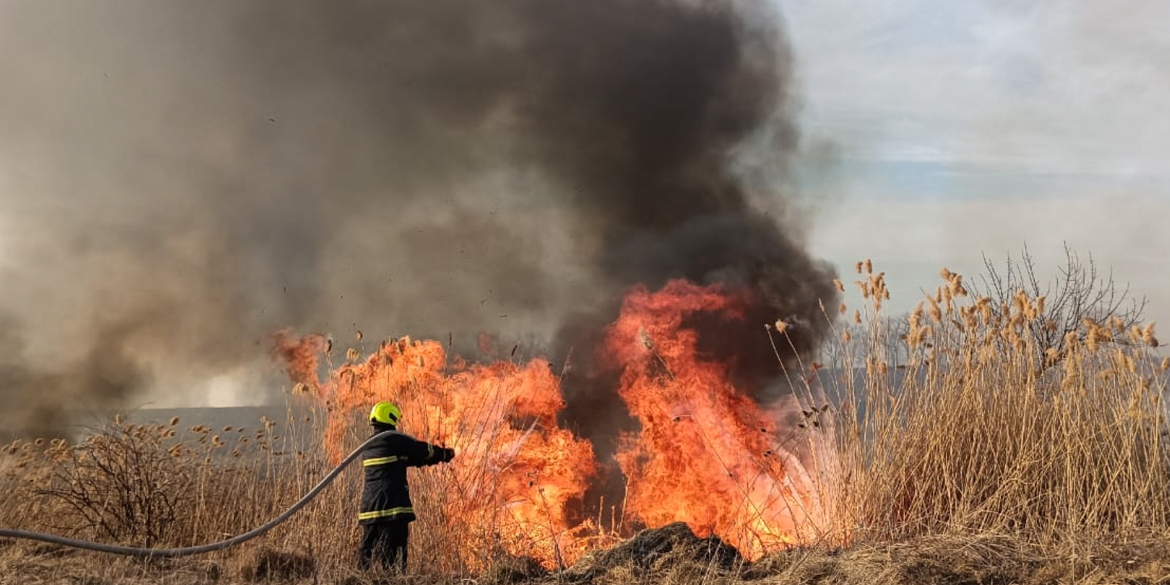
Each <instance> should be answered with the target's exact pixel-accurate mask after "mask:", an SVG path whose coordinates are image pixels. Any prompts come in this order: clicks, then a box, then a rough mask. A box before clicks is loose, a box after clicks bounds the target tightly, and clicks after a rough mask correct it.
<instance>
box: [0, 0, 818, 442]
mask: <svg viewBox="0 0 1170 585" xmlns="http://www.w3.org/2000/svg"><path fill="white" fill-rule="evenodd" d="M772 10H773V9H772V8H771V7H769V6H767V5H766V4H762V3H754V2H743V3H735V2H731V1H714V2H708V3H692V2H688V1H686V0H670V1H660V0H605V1H599V2H575V1H569V0H502V1H500V2H492V3H484V2H479V1H473V0H452V1H445V0H444V1H439V2H413V1H405V0H378V1H374V0H340V1H333V2H311V1H309V0H247V1H244V2H240V1H238V0H201V1H200V2H178V1H158V0H108V1H106V2H102V3H92V2H82V1H80V0H78V1H72V2H53V3H45V2H12V3H5V4H3V5H2V6H0V78H2V79H4V80H5V81H4V83H3V84H2V85H0V225H3V227H4V232H3V235H2V236H0V254H2V256H0V264H2V268H0V271H2V272H0V276H2V277H3V279H4V282H5V295H3V298H2V299H0V310H2V312H3V315H4V319H3V321H2V322H0V327H2V328H3V332H2V333H3V334H2V335H0V344H2V346H0V350H3V354H2V355H0V377H2V378H3V380H4V384H3V386H2V387H0V408H2V410H3V414H0V424H2V425H3V427H4V428H6V429H9V430H15V431H17V432H33V431H43V430H52V429H53V428H54V425H55V424H57V423H58V422H59V413H60V411H61V409H62V408H63V407H70V406H72V407H78V406H80V407H94V406H105V405H116V404H122V403H125V402H126V401H127V400H142V399H143V397H144V396H145V397H149V396H157V395H162V394H169V395H171V396H175V395H178V396H185V397H187V398H188V399H190V400H192V401H198V396H196V395H193V394H196V393H197V392H198V391H199V390H192V388H198V385H197V384H196V382H198V381H199V380H205V379H206V378H208V377H210V376H215V375H219V374H222V373H224V372H238V371H240V369H241V368H245V369H246V368H248V367H250V366H249V364H252V365H255V364H257V363H263V362H264V360H266V359H267V356H268V346H267V339H268V335H269V334H270V333H271V332H272V331H274V330H275V329H278V328H283V327H292V328H295V329H296V330H299V331H319V330H324V331H335V332H338V333H341V332H347V331H351V330H352V328H354V327H357V328H361V329H364V330H366V331H367V332H371V333H374V332H377V333H379V334H381V333H385V334H390V333H394V334H404V333H410V334H413V335H416V336H421V335H444V334H445V333H446V332H447V331H450V330H454V331H458V332H474V331H478V330H487V331H500V330H507V331H517V332H518V331H526V332H538V333H540V334H541V335H543V336H545V337H546V338H556V340H557V343H556V346H555V350H556V351H557V352H560V353H564V352H566V351H567V350H568V348H570V347H573V348H576V351H577V352H581V351H582V350H585V352H586V354H587V353H588V349H590V348H589V347H588V344H589V342H590V339H591V336H592V335H593V334H594V333H595V332H596V328H597V325H598V324H600V323H604V322H605V321H606V320H607V319H609V318H612V316H613V314H614V313H613V311H614V309H615V307H616V305H615V299H617V298H619V297H620V295H621V292H622V291H623V290H624V289H625V288H626V287H628V286H629V285H631V284H634V283H645V284H647V285H649V286H657V285H660V284H662V283H663V282H665V280H666V279H669V278H675V277H685V278H689V279H691V280H694V281H696V282H725V283H728V284H730V285H732V286H746V287H751V288H752V289H753V290H755V291H757V292H758V293H759V295H758V296H759V298H760V304H759V307H758V308H757V309H755V310H753V311H752V319H751V320H752V321H753V322H752V323H751V324H750V329H745V331H744V332H743V333H745V334H747V332H748V331H750V337H745V338H744V339H745V340H747V339H750V341H751V342H750V343H748V342H747V341H741V340H740V337H739V333H740V332H737V331H726V330H721V331H720V332H719V335H718V336H716V335H715V332H712V336H711V339H716V338H718V339H720V340H721V342H720V343H717V344H715V346H714V347H713V348H712V351H713V352H714V353H716V354H723V355H729V354H731V353H735V354H736V355H738V356H741V357H740V358H739V359H738V360H737V363H739V364H742V365H743V367H742V368H741V369H742V372H741V373H742V374H743V375H744V376H746V378H749V379H753V380H754V379H756V378H759V377H761V376H763V375H764V373H765V371H772V370H774V369H775V357H774V356H772V354H771V348H770V347H767V346H764V347H756V346H757V345H759V342H760V340H761V338H760V337H759V336H760V335H761V334H762V326H761V324H762V323H766V322H772V321H774V320H775V319H777V318H781V317H783V318H792V317H796V318H797V319H796V321H800V322H804V323H808V324H809V325H808V326H807V327H806V328H804V329H803V330H802V329H798V330H797V331H796V336H797V337H796V342H797V347H798V348H799V349H802V350H804V349H809V348H811V347H814V346H815V344H816V342H817V341H818V340H819V338H820V335H821V330H822V327H820V326H817V325H813V324H814V323H820V322H823V318H821V319H818V318H817V315H818V313H819V310H818V309H817V303H816V300H817V298H831V297H833V296H835V295H834V292H833V289H832V285H831V277H832V275H831V271H830V270H829V269H828V268H827V267H826V266H824V265H823V264H821V263H819V262H817V261H815V260H814V259H812V258H810V257H809V255H808V254H807V252H806V251H805V250H804V249H803V247H802V245H801V242H800V241H799V240H798V238H796V237H795V236H794V235H793V234H797V233H800V232H799V230H797V229H796V228H795V227H792V226H793V223H792V222H793V221H797V220H798V219H799V218H793V217H791V216H790V214H789V213H788V211H787V210H788V209H789V207H788V205H787V204H786V201H787V199H786V198H785V197H784V196H783V195H782V194H778V193H776V191H775V189H774V186H775V184H776V177H777V176H783V174H784V170H785V165H786V161H787V160H788V159H789V157H790V156H791V154H792V153H793V152H794V151H795V150H796V148H797V146H798V132H797V129H796V127H795V125H794V123H793V122H792V118H791V113H792V112H791V110H792V107H793V102H792V99H791V96H790V95H789V92H790V85H789V82H790V76H791V71H792V56H791V53H790V50H789V48H788V47H787V44H786V41H785V39H784V35H783V30H782V26H781V25H780V20H779V18H778V16H777V15H776V14H775V13H774V12H772ZM748 151H751V152H750V153H751V154H754V156H750V157H749V156H745V154H749V152H748ZM761 153H762V154H761ZM744 161H752V162H751V163H750V164H745V163H744ZM765 209H767V210H770V211H771V212H773V214H772V215H767V214H765V213H764V211H763V210H765ZM777 214H779V215H777ZM781 219H783V220H784V222H781V221H780V220H781ZM785 225H787V226H789V227H788V228H785V227H783V226H785ZM725 342H726V343H725ZM765 343H766V340H765ZM762 350H766V354H767V355H764V352H763V351H762ZM578 355H579V354H578ZM743 356H747V357H743ZM768 357H770V359H771V362H770V365H765V364H766V363H767V362H766V360H765V359H764V358H768ZM586 361H587V358H586ZM255 391H256V392H262V390H255Z"/></svg>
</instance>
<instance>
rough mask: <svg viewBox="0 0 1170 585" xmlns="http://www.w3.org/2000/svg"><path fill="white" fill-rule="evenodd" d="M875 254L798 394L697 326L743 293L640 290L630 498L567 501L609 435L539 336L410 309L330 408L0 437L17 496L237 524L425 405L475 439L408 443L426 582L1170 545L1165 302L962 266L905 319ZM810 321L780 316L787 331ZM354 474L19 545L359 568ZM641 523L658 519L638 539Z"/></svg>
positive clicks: (293, 573) (671, 575)
mask: <svg viewBox="0 0 1170 585" xmlns="http://www.w3.org/2000/svg"><path fill="white" fill-rule="evenodd" d="M858 272H859V280H858V283H857V284H858V290H859V291H860V293H861V295H860V296H861V299H860V300H859V301H858V303H857V306H856V307H855V308H853V309H850V307H848V306H841V307H837V308H835V311H837V312H839V313H840V314H842V315H853V320H854V323H853V324H849V323H842V324H838V325H836V327H837V328H838V329H837V331H836V334H837V338H838V339H839V340H840V341H839V342H838V343H836V344H834V345H833V347H831V348H826V349H825V350H824V351H823V352H822V360H821V361H820V362H818V361H811V360H810V361H807V362H799V361H797V362H794V363H789V364H784V367H780V366H778V371H779V372H780V377H781V378H782V379H783V380H785V381H787V383H788V385H789V386H790V387H792V388H795V391H794V392H792V393H791V398H790V399H789V400H788V401H787V402H784V403H780V404H759V403H756V402H754V401H749V400H746V399H745V398H744V397H743V396H742V395H741V394H739V393H737V388H736V386H735V384H734V383H733V382H732V381H731V380H730V379H729V378H728V377H727V376H726V374H727V370H726V369H723V368H721V367H720V366H719V364H713V363H710V362H705V361H703V359H702V358H701V356H700V355H698V354H699V352H698V350H697V349H696V345H695V342H696V340H695V339H694V337H693V336H694V333H693V331H688V330H687V328H686V327H685V321H686V320H685V318H684V317H685V316H686V314H687V311H688V310H693V309H688V307H696V308H701V309H704V310H717V311H722V313H720V314H721V315H722V317H723V318H728V319H735V318H737V313H736V311H735V308H736V301H735V297H734V295H733V294H729V293H727V292H726V291H722V290H720V289H715V288H703V287H694V286H692V285H686V284H676V285H672V287H667V289H664V290H663V291H658V292H649V291H635V293H634V294H633V295H632V296H631V297H630V300H629V302H628V303H627V310H626V311H623V315H622V317H621V318H620V319H619V321H618V322H617V323H616V324H615V325H614V326H613V327H612V328H611V330H610V334H609V336H608V337H607V342H606V343H608V344H610V345H611V346H612V348H611V349H612V350H611V351H609V352H608V353H607V354H606V355H607V356H609V357H610V358H611V359H612V360H613V361H612V363H613V364H614V365H615V367H618V368H619V369H620V370H621V372H622V374H623V375H622V377H621V382H620V383H621V388H620V389H619V395H620V396H621V397H622V398H623V399H624V400H626V401H627V403H628V404H629V406H630V410H631V412H632V414H634V415H635V416H636V417H638V418H639V421H640V422H641V423H642V427H641V434H633V435H629V436H626V437H625V438H624V440H623V447H622V450H620V451H619V453H618V455H619V462H620V465H621V469H622V471H624V472H625V474H626V476H627V478H629V484H630V485H629V489H628V492H627V495H626V498H625V499H624V500H623V501H620V502H611V503H609V504H604V503H599V504H598V506H597V507H598V508H602V507H605V506H609V507H611V508H612V509H614V510H615V513H613V514H612V516H611V518H612V520H611V521H610V522H608V523H607V522H604V521H602V520H601V519H600V510H589V511H588V512H589V513H587V514H581V513H574V512H573V510H572V505H573V503H574V500H575V499H578V500H579V499H580V498H581V497H582V494H583V493H584V491H585V486H586V484H587V483H588V481H590V478H591V477H592V475H593V474H594V473H595V472H596V466H597V465H598V462H597V461H595V455H594V453H593V452H592V450H591V449H589V444H588V443H587V442H584V441H582V440H580V439H577V438H575V436H574V435H573V434H572V433H571V432H569V431H568V430H566V429H563V428H561V427H560V426H558V422H557V416H556V415H557V413H558V412H559V411H560V409H561V408H562V407H563V401H562V400H561V398H560V395H559V390H558V388H559V376H558V375H557V374H555V373H554V372H553V371H552V370H551V368H550V367H549V365H548V364H547V363H546V362H543V361H540V360H533V361H521V360H515V361H501V362H496V363H492V364H486V365H475V364H466V363H459V362H456V361H453V360H449V358H448V356H446V355H445V353H444V352H443V351H442V350H443V348H442V346H441V345H440V344H438V343H434V342H426V341H412V340H409V339H399V340H391V341H388V342H387V343H384V344H382V345H381V346H380V348H379V350H378V351H377V352H374V353H373V354H372V355H371V356H369V357H366V358H364V359H363V358H362V356H360V355H350V356H348V358H349V359H348V360H347V361H346V363H344V364H342V365H340V366H338V367H332V366H331V367H330V371H331V374H330V376H329V377H328V378H327V379H325V380H323V381H319V380H315V378H304V379H303V380H302V383H301V384H300V385H298V393H299V394H298V395H297V396H294V397H293V400H295V401H308V403H309V404H310V405H315V406H317V407H324V409H325V411H326V412H327V415H325V416H320V417H310V418H309V419H307V420H306V419H304V418H301V416H302V415H300V414H296V415H293V414H292V411H290V416H289V420H286V421H281V424H280V425H277V424H276V423H275V422H273V421H260V422H259V424H258V425H257V426H256V427H255V428H254V429H247V430H245V429H235V428H230V429H229V428H223V429H210V428H208V427H206V426H202V425H198V424H196V425H195V426H191V427H187V426H186V425H188V424H190V423H197V422H198V421H171V422H170V424H163V425H148V426H135V425H130V424H128V423H125V422H123V421H116V422H115V424H113V425H111V426H110V427H109V428H107V429H104V430H102V431H101V432H98V433H95V434H93V435H91V436H89V437H88V438H86V439H84V440H82V441H80V442H77V443H72V444H71V443H66V442H64V441H39V442H18V443H14V444H12V445H11V446H9V447H8V449H7V450H6V452H5V455H4V456H3V457H0V484H2V485H0V489H3V490H4V492H5V493H6V494H8V495H7V497H6V502H8V503H6V505H5V506H3V507H2V508H0V524H2V525H4V526H8V527H19V528H26V529H34V530H50V531H54V532H65V533H68V534H72V535H75V536H82V537H89V538H99V539H103V540H116V541H120V542H124V543H132V544H155V545H189V544H196V543H202V542H207V541H212V540H217V539H219V538H222V537H224V536H226V535H230V534H236V533H239V532H242V531H244V530H246V529H248V528H250V527H253V526H255V525H258V524H260V523H262V522H263V521H265V520H267V519H268V518H270V517H271V516H273V515H275V514H276V513H278V512H279V511H280V510H282V509H283V508H284V507H285V506H287V505H289V504H291V503H292V502H293V501H295V499H296V498H298V497H299V496H300V495H301V494H302V493H303V492H304V491H306V490H307V489H308V488H309V487H310V486H311V485H312V484H313V483H314V482H315V481H316V480H317V479H319V478H320V477H321V475H322V474H323V473H325V472H326V471H327V470H328V467H329V466H330V462H331V461H333V460H335V458H336V456H337V455H338V454H339V453H341V452H344V451H347V450H348V449H349V448H350V447H351V446H353V445H356V444H357V442H359V441H360V440H361V439H362V438H363V437H364V436H365V433H366V429H365V427H364V425H362V424H361V420H360V419H361V415H362V414H363V413H362V410H363V409H364V407H365V406H366V405H368V404H369V403H371V402H373V401H375V400H378V399H396V400H399V401H401V402H402V403H403V404H404V405H405V406H406V409H407V417H406V420H407V421H410V423H408V426H410V428H408V429H407V430H409V431H412V432H414V433H416V434H418V435H420V436H421V437H423V438H426V439H429V440H432V441H436V442H443V443H447V444H451V445H454V446H455V447H456V448H457V449H458V450H459V452H460V456H459V458H457V460H456V461H457V462H458V464H457V465H453V466H449V467H435V468H427V469H424V470H420V471H417V472H413V473H414V476H413V480H412V481H413V484H412V486H413V489H412V492H413V493H414V494H415V505H416V507H417V508H418V509H419V510H420V520H419V521H418V522H417V523H416V524H415V526H414V529H413V538H412V547H413V551H412V556H411V559H412V567H413V570H414V571H415V572H416V573H419V574H421V575H422V576H423V578H425V579H429V580H432V581H434V582H447V581H455V580H459V579H464V578H474V579H477V580H478V581H479V582H516V581H534V582H537V581H547V582H553V581H555V582H558V583H564V582H575V583H583V582H595V583H611V582H612V583H617V582H647V583H649V582H663V583H715V582H719V583H733V582H760V583H803V582H816V581H823V582H837V583H872V582H891V583H893V582H907V583H927V582H955V583H959V582H962V583H1006V582H1020V583H1049V582H1064V581H1071V580H1077V581H1083V582H1094V581H1096V582H1113V581H1118V580H1123V579H1126V580H1129V582H1143V580H1144V582H1154V581H1156V580H1159V579H1164V578H1166V577H1167V576H1168V575H1170V530H1168V526H1170V459H1168V458H1167V455H1168V452H1167V431H1168V430H1170V429H1167V425H1166V409H1165V405H1164V404H1163V399H1164V395H1165V390H1166V379H1167V378H1166V370H1167V367H1168V365H1170V364H1167V362H1166V360H1163V359H1162V358H1161V357H1159V356H1158V355H1156V350H1155V349H1154V347H1153V346H1156V345H1157V340H1156V339H1155V331H1154V329H1153V326H1152V325H1140V324H1139V325H1134V324H1131V323H1122V322H1120V321H1119V320H1110V319H1095V318H1093V317H1092V316H1091V315H1089V314H1086V318H1085V320H1084V321H1083V322H1081V325H1080V326H1079V327H1078V328H1076V329H1074V330H1069V331H1066V332H1064V335H1063V336H1062V337H1060V341H1061V343H1060V344H1059V346H1058V347H1057V346H1048V347H1045V346H1043V345H1042V344H1043V343H1044V342H1045V340H1050V339H1052V336H1051V335H1048V334H1047V333H1050V331H1049V330H1050V328H1051V327H1052V323H1053V319H1052V317H1051V314H1052V312H1053V311H1054V310H1055V309H1053V308H1052V307H1051V306H1046V302H1048V301H1047V300H1046V299H1045V298H1043V297H1036V296H1029V295H1027V294H1024V293H1019V294H1017V295H1015V296H1014V297H1012V298H1011V299H1010V302H1006V303H999V304H993V301H991V300H990V299H986V298H976V299H972V298H970V296H969V293H968V291H967V289H966V287H965V286H964V284H963V281H962V278H961V277H959V276H958V275H955V274H952V273H950V272H946V271H944V273H943V278H944V281H943V285H942V286H941V287H940V288H939V289H938V290H937V291H936V293H935V294H933V295H931V296H930V297H929V298H927V299H925V300H924V301H923V303H922V305H921V306H920V307H919V309H918V310H916V311H915V312H914V313H913V314H912V315H911V316H910V318H909V320H908V322H907V328H906V329H905V330H904V331H902V332H901V333H900V334H896V333H892V332H891V329H889V328H888V327H886V326H884V321H883V317H884V315H883V308H882V303H883V301H885V300H887V299H888V296H889V293H888V291H887V290H886V288H885V281H884V275H882V274H880V273H874V272H873V270H872V267H871V266H867V265H859V267H858ZM839 286H840V287H841V288H842V289H844V285H843V284H840V283H839ZM639 295H641V296H639ZM790 326H792V325H789V324H785V323H783V322H779V323H776V324H771V326H770V327H769V329H768V330H769V333H770V335H771V338H772V342H773V343H775V344H783V343H785V339H786V337H785V336H786V332H787V331H786V330H787V328H788V327H790ZM796 326H798V325H796ZM1039 331H1043V332H1045V333H1046V334H1045V335H1037V334H1036V332H1039ZM899 335H900V336H901V338H899V337H897V336H899ZM891 336H895V337H893V338H891ZM323 343H324V342H323V340H321V339H317V338H310V339H309V340H307V341H306V342H305V343H297V342H295V340H290V342H289V343H288V344H286V345H285V346H284V350H285V351H284V354H285V355H286V356H294V357H297V358H298V359H301V360H304V359H309V360H314V359H317V357H319V356H320V354H319V353H317V352H313V351H307V348H308V349H311V348H312V347H318V348H319V349H324V346H323ZM314 344H315V345H314ZM351 353H352V352H351ZM830 358H831V359H830ZM821 362H825V363H827V365H823V364H822V363H821ZM293 365H294V366H295V368H294V369H296V371H300V372H302V373H303V372H309V371H316V369H315V368H314V367H312V365H311V364H310V365H308V366H306V365H305V363H304V362H303V361H298V362H296V363H294V364H293ZM854 366H857V368H856V369H855V368H854ZM302 377H303V376H302ZM318 400H320V401H321V402H316V401H318ZM411 425H413V426H411ZM278 426H279V429H280V432H279V433H278V432H277V429H278ZM177 431H182V432H177ZM290 433H301V434H302V435H303V436H305V437H311V438H314V440H310V441H308V443H309V444H310V445H311V448H309V449H307V450H306V449H303V448H300V447H298V445H302V444H303V443H305V441H299V442H297V441H289V437H288V435H289V434H290ZM682 455H685V456H682ZM712 470H713V471H712ZM359 476H360V474H359V473H358V472H357V471H350V472H349V473H347V474H346V475H344V476H343V478H342V479H341V480H340V481H339V482H338V483H337V484H335V486H334V487H332V488H330V489H329V490H328V491H326V492H325V493H324V494H323V495H322V496H321V497H320V498H319V499H318V500H317V501H316V502H315V503H313V504H312V505H310V506H309V507H308V508H306V509H305V510H304V511H303V512H302V513H301V514H300V515H298V516H297V517H294V519H293V520H291V521H290V522H289V523H287V524H286V525H284V526H282V527H279V528H277V529H276V530H275V531H273V532H272V533H270V534H269V535H267V536H266V537H264V538H263V539H261V541H259V542H256V543H252V544H248V545H245V546H244V547H241V548H240V549H237V550H232V551H227V552H224V553H218V554H215V555H211V556H209V557H204V558H200V559H195V560H177V561H174V562H167V563H141V562H135V561H125V560H120V559H118V560H111V559H108V558H104V557H102V558H99V557H96V556H92V555H89V554H88V553H74V552H70V551H57V550H55V549H53V548H51V547H45V546H40V545H32V544H27V543H13V542H0V568H2V569H3V570H4V571H5V572H6V573H7V574H17V575H29V576H35V579H34V580H33V581H24V582H34V581H36V580H40V581H41V582H65V581H69V580H76V579H78V578H81V577H79V576H81V575H84V576H85V577H84V578H86V579H90V580H91V581H92V582H95V583H96V582H121V581H125V582H135V581H142V582H150V581H152V580H158V579H161V577H160V575H166V580H167V581H168V582H185V581H189V582H191V583H205V582H213V581H216V580H220V579H223V580H228V581H235V580H248V579H253V580H255V579H260V580H275V581H289V582H292V581H297V580H310V579H311V580H313V581H314V582H322V581H324V582H343V581H346V580H349V581H351V582H362V579H364V578H365V577H362V576H359V575H357V574H356V573H355V572H354V571H353V570H352V569H351V567H352V565H353V561H354V549H355V547H356V542H357V536H358V530H357V527H356V525H355V522H354V520H353V518H354V515H355V510H356V503H357V496H358V490H359V489H360V479H359ZM672 482H673V483H672ZM11 502H19V504H18V505H12V504H11ZM672 522H682V523H684V524H685V525H687V526H686V528H689V529H690V530H685V529H683V527H684V524H671V523H672ZM641 525H649V526H650V527H655V528H657V527H664V526H665V528H663V529H662V530H657V531H654V532H650V533H641V534H640V535H638V536H637V537H635V538H633V539H630V537H632V536H634V535H635V533H636V532H637V528H639V527H640V526H641ZM692 531H693V533H692ZM615 547H616V548H615ZM561 569H564V570H561Z"/></svg>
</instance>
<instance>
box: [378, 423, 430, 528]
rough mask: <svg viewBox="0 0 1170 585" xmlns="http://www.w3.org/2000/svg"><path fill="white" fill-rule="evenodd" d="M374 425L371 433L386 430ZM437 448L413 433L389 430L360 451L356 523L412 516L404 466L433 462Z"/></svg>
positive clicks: (401, 518)
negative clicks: (361, 483)
mask: <svg viewBox="0 0 1170 585" xmlns="http://www.w3.org/2000/svg"><path fill="white" fill-rule="evenodd" d="M378 428H379V427H375V431H374V434H375V435H376V434H379V433H381V432H385V431H386V430H388V428H387V427H381V430H378ZM441 455H442V453H441V452H440V450H439V448H436V447H435V446H434V445H431V444H429V443H426V442H423V441H419V440H418V439H415V438H414V437H412V436H410V435H408V434H406V433H401V432H398V431H393V432H391V433H390V434H388V435H386V436H384V437H382V438H381V439H379V440H377V441H375V442H374V443H373V444H372V445H370V446H369V447H366V450H365V452H364V453H362V467H363V468H364V469H365V485H364V486H363V488H362V507H361V513H359V514H358V522H359V523H360V524H374V523H377V522H387V521H390V520H405V521H407V522H410V521H412V520H414V519H415V515H414V507H413V506H412V505H411V503H410V486H409V485H408V484H407V481H406V468H407V467H422V466H424V465H434V464H435V463H439V462H440V461H441Z"/></svg>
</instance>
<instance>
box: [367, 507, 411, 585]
mask: <svg viewBox="0 0 1170 585" xmlns="http://www.w3.org/2000/svg"><path fill="white" fill-rule="evenodd" d="M409 540H410V523H409V522H406V521H404V520H390V521H387V522H375V523H373V524H363V525H362V548H361V552H360V556H359V557H358V568H359V569H361V570H363V571H365V570H367V569H369V568H370V565H371V563H374V564H378V565H381V566H382V568H383V569H388V570H396V571H398V572H399V573H401V574H406V549H407V543H408V541H409Z"/></svg>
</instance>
